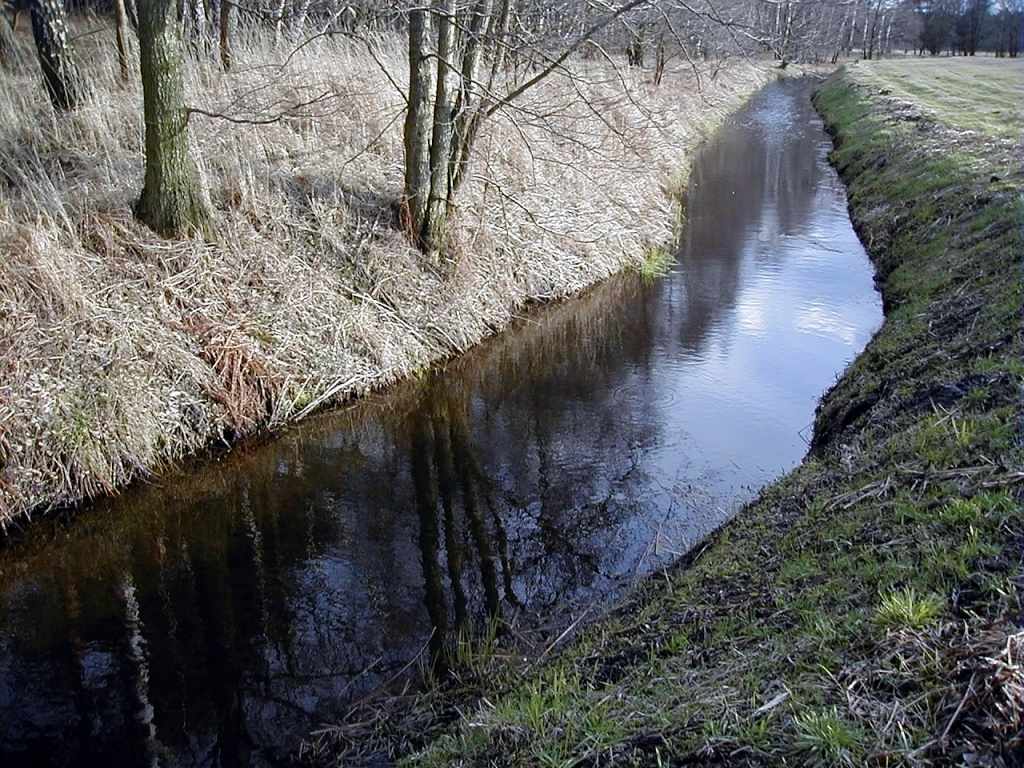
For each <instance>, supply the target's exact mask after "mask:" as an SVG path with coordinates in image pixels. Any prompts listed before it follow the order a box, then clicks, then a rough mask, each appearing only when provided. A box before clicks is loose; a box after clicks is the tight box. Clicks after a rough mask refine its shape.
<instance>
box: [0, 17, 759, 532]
mask: <svg viewBox="0 0 1024 768" xmlns="http://www.w3.org/2000/svg"><path fill="white" fill-rule="evenodd" d="M103 23H104V20H103V19H94V20H90V21H89V23H88V30H89V32H90V34H89V35H86V36H79V37H78V40H77V46H78V55H79V59H80V60H81V62H82V70H83V74H84V76H85V77H86V78H88V80H89V83H90V86H91V87H90V89H89V91H90V95H89V96H88V97H87V98H86V99H85V101H84V103H83V104H82V106H81V107H80V108H79V109H78V110H76V111H75V112H74V113H72V114H68V115H57V114H55V113H54V112H53V110H52V108H51V106H50V104H49V102H48V99H47V97H46V94H45V91H44V89H43V87H42V84H41V83H40V81H39V73H38V68H37V67H35V66H34V64H33V65H32V66H25V67H23V68H21V69H18V70H17V71H16V72H14V73H13V74H5V78H6V81H5V87H4V88H3V89H0V251H2V253H3V257H2V258H0V528H2V527H4V526H5V525H6V524H8V523H10V522H11V521H12V520H14V519H15V518H17V517H19V516H21V515H24V514H26V513H27V512H30V511H31V510H33V509H35V508H38V507H40V506H43V507H45V506H48V505H55V504H62V503H69V502H75V501H78V500H81V499H83V498H87V497H90V496H93V495H96V494H101V493H106V492H109V491H111V490H113V489H116V488H119V487H121V486H123V485H124V484H126V483H128V482H130V481H131V480H132V479H133V478H136V477H138V476H140V475H144V474H146V473H148V472H149V471H152V470H154V469H158V468H160V467H162V466H164V465H166V464H167V463H168V462H172V461H175V460H177V459H179V458H181V457H182V456H184V455H187V454H189V453H192V452H195V451H197V450H200V449H201V448H203V447H204V446H206V445H208V444H210V443H212V442H214V441H217V440H219V439H221V438H224V439H235V438H238V437H240V436H244V435H246V434H249V433H252V432H255V431H257V430H262V429H265V428H268V427H270V428H274V427H277V426H279V425H282V424H285V423H287V422H290V421H293V420H295V419H296V418H301V417H302V416H305V415H306V414H308V413H310V412H312V411H313V410H315V409H316V408H318V407H323V406H324V405H327V404H330V403H331V402H334V401H337V400H339V399H341V398H344V397H348V396H353V395H359V394H362V393H365V392H367V391H368V390H370V389H372V388H377V387H380V386H383V385H386V384H389V383H391V382H393V381H395V380H397V379H399V378H402V377H406V376H410V375H412V374H414V373H415V372H416V371H420V370H423V369H424V367H425V366H427V365H429V364H430V363H432V362H434V361H437V360H438V359H440V358H442V357H445V356H448V355H451V354H453V353H456V352H459V351H461V350H465V349H467V348H468V347H470V346H471V345H473V344H475V343H476V342H478V341H480V340H481V339H482V338H483V337H485V336H487V335H489V334H491V333H493V332H494V329H497V328H502V327H504V326H506V325H507V324H508V323H509V322H510V321H511V319H512V318H513V317H514V316H515V314H516V312H517V311H518V310H519V309H520V308H522V307H523V306H524V305H525V304H526V303H527V302H533V301H544V300H551V299H557V298H560V297H564V296H568V295H571V294H574V293H577V292H579V291H581V290H583V289H584V288H586V287H589V286H590V285H592V284H593V283H595V282H596V281H598V280H601V279H603V278H605V277H607V276H609V275H610V274H612V273H614V272H617V271H619V270H621V269H622V268H623V267H625V266H626V265H627V264H629V263H631V262H632V261H634V260H636V259H637V258H638V254H640V253H642V252H643V250H644V248H645V245H646V244H647V243H651V242H664V241H667V240H668V239H669V238H670V237H671V234H672V227H673V209H674V207H675V204H674V202H673V201H672V200H670V199H669V198H668V197H667V196H665V194H664V193H663V191H662V190H663V189H664V187H665V182H666V180H668V179H669V178H671V177H672V176H673V174H675V173H677V172H678V170H679V165H680V162H681V157H682V156H683V153H686V152H688V151H689V150H691V149H693V148H694V145H695V143H696V142H697V141H698V139H699V136H700V135H702V134H703V133H704V132H706V131H707V129H708V128H710V127H711V126H714V125H715V124H717V123H718V122H719V121H720V120H721V119H722V118H723V117H724V115H725V114H727V113H728V112H729V111H730V110H731V109H733V108H735V107H736V106H738V105H739V104H740V103H741V101H742V100H743V99H744V98H745V97H746V96H747V95H748V94H749V93H751V92H752V91H753V90H754V89H756V88H757V87H758V86H759V85H760V84H762V83H763V82H765V81H766V80H767V78H768V76H769V74H768V72H767V70H763V69H760V68H756V67H752V66H749V65H747V64H744V63H738V62H737V63H735V64H730V65H728V66H726V67H722V68H718V67H717V65H716V77H715V78H708V79H706V82H705V84H704V93H699V92H698V91H697V89H696V87H695V82H696V81H695V80H694V77H693V74H692V72H690V70H689V68H688V67H685V66H680V67H678V68H677V69H676V70H675V71H673V72H672V73H670V74H669V75H668V76H667V78H666V81H665V83H664V84H663V85H662V87H661V88H658V89H652V88H649V87H647V85H646V84H645V82H643V80H642V79H641V78H642V77H643V75H641V74H640V73H632V72H630V73H625V74H626V76H627V77H626V80H627V82H626V83H625V85H626V86H627V87H628V92H627V90H626V89H624V87H623V83H622V82H621V81H620V80H619V79H618V78H616V77H610V76H608V75H609V74H610V71H609V70H607V69H605V68H604V67H605V65H602V64H598V63H595V62H590V63H587V62H584V61H582V60H580V61H576V62H573V63H572V66H573V67H574V68H575V69H576V70H577V72H578V74H581V75H582V77H581V78H579V79H576V80H570V79H569V78H567V77H564V76H555V77H552V78H550V79H549V80H546V81H545V82H544V83H543V84H541V85H540V86H538V88H537V89H536V90H534V91H532V92H530V93H529V94H527V95H525V96H524V97H523V98H524V100H523V102H522V106H523V107H524V109H526V110H527V113H528V114H531V115H536V116H540V115H544V116H545V117H536V118H534V117H531V118H530V119H529V120H525V121H523V120H520V121H518V123H517V124H513V122H512V120H510V119H509V118H507V117H505V116H501V115H498V116H496V119H494V120H492V121H489V122H488V123H487V125H486V126H485V128H484V130H483V132H482V133H481V135H480V138H479V140H478V142H477V147H478V153H477V155H476V158H475V162H476V163H477V166H476V168H477V171H475V172H473V173H472V174H470V178H469V180H468V181H467V183H466V186H465V188H464V189H463V190H462V193H461V196H460V200H459V214H458V215H457V217H456V220H455V221H454V222H453V224H452V227H451V242H450V249H449V252H450V256H451V258H450V260H449V261H448V262H446V263H445V264H443V265H442V266H441V268H440V269H438V268H436V267H435V266H434V265H432V264H429V263H427V262H426V261H425V260H424V259H422V258H421V257H420V254H419V253H418V252H417V251H416V250H415V249H414V248H412V247H411V246H410V244H409V242H408V239H407V238H406V237H405V234H404V233H403V232H402V230H401V228H400V226H399V223H398V222H397V220H396V217H395V216H394V204H395V202H396V201H397V200H398V198H399V196H400V194H401V189H402V177H401V174H402V166H403V162H402V151H403V150H402V120H401V114H402V109H403V99H402V97H401V94H399V93H398V91H397V90H396V89H395V88H394V87H393V86H392V84H391V83H390V82H389V77H391V76H393V77H395V78H397V79H398V81H399V85H401V82H400V81H401V78H402V77H403V76H404V75H403V73H404V72H405V71H406V66H407V65H406V63H405V62H406V52H405V51H404V50H403V41H402V40H401V39H400V38H399V37H397V36H392V37H388V36H383V37H381V38H379V39H375V40H373V41H372V45H373V47H374V56H370V55H369V54H368V53H367V51H366V49H365V46H364V45H363V44H362V43H358V42H354V41H353V42H345V41H343V40H342V39H341V38H339V37H338V36H328V37H322V38H314V39H313V40H310V41H308V42H306V43H303V44H302V45H280V46H275V44H274V41H273V34H272V32H270V33H268V32H267V31H266V30H260V29H256V28H246V27H245V26H244V25H242V28H240V29H239V30H238V33H237V35H236V39H235V46H234V52H235V59H236V62H235V66H234V67H233V68H232V70H231V72H230V73H225V72H223V71H222V70H221V68H220V66H219V64H218V62H217V60H216V57H214V56H205V55H202V54H200V53H198V52H196V51H191V52H190V53H189V60H188V61H187V63H186V91H187V102H188V104H189V105H190V106H192V107H196V108H199V109H202V110H205V111H206V112H209V113H214V114H226V115H229V116H230V117H232V118H235V119H238V120H242V121H245V120H250V121H253V122H252V123H251V124H237V123H232V122H229V121H227V120H222V119H216V118H210V117H206V116H203V115H200V114H198V113H196V114H193V116H192V119H190V121H189V131H190V142H191V145H192V151H193V154H194V155H195V158H196V161H197V164H198V165H199V167H200V169H201V171H202V175H203V176H204V178H205V179H206V181H207V183H208V186H209V190H210V194H211V198H212V200H213V202H214V206H215V209H216V211H215V220H214V232H215V239H214V241H213V242H202V241H200V240H188V241H180V242H169V241H165V240H162V239H160V238H158V237H156V236H155V235H154V234H153V233H152V232H150V231H148V230H147V229H146V228H145V227H142V226H141V225H139V224H138V223H137V222H136V221H134V219H133V217H132V214H131V208H132V205H133V203H134V201H135V199H136V198H137V196H138V194H139V190H140V189H141V185H142V172H143V154H142V151H143V122H142V114H141V109H140V105H141V103H142V98H141V88H140V84H139V82H138V80H137V79H133V80H131V81H130V82H127V83H122V82H121V79H120V75H119V68H118V65H117V57H116V53H115V51H114V46H113V43H112V41H113V30H112V29H107V30H106V31H105V32H103V31H101V32H99V33H97V34H93V32H94V31H95V30H96V29H97V28H101V27H102V24H103ZM20 34H21V37H22V39H21V41H20V45H21V46H22V47H24V48H25V49H26V51H27V50H29V46H30V45H31V40H30V36H29V35H28V34H27V33H24V32H23V33H20ZM33 60H34V57H28V61H30V62H31V61H33ZM386 72H390V73H391V75H388V74H386ZM709 91H713V93H709ZM581 92H582V94H583V95H584V96H585V97H586V99H587V100H589V101H590V105H589V106H587V105H586V104H585V103H584V102H583V100H582V99H581V98H580V94H581ZM320 94H327V96H326V98H324V99H323V100H322V101H317V102H316V103H315V104H313V105H311V106H309V107H307V108H304V109H302V110H298V111H296V112H295V113H289V114H286V115H284V116H283V117H282V118H281V119H280V120H276V121H271V122H268V123H266V124H256V123H257V122H259V121H260V120H264V121H265V120H267V119H268V118H273V117H275V116H276V115H277V114H278V112H279V111H280V110H281V108H282V106H281V105H289V104H296V103H301V102H304V101H307V100H309V99H310V98H311V97H312V96H314V95H320ZM712 101H713V102H714V104H715V105H716V106H715V108H714V109H708V107H707V104H708V103H710V102H712ZM499 190H500V192H499Z"/></svg>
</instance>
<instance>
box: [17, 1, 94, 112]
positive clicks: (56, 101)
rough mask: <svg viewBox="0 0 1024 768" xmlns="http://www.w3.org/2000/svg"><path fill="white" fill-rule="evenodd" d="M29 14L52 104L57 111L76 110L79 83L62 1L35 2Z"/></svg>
mask: <svg viewBox="0 0 1024 768" xmlns="http://www.w3.org/2000/svg"><path fill="white" fill-rule="evenodd" d="M29 10H30V13H31V16H32V36H33V37H34V38H35V42H36V53H37V55H38V56H39V66H40V67H41V68H42V70H43V82H44V83H45V84H46V92H47V93H48V94H49V95H50V101H51V102H53V106H54V107H55V108H56V109H60V110H67V109H74V108H75V106H76V105H77V104H78V100H79V96H80V95H81V94H80V83H79V80H78V73H77V72H76V71H75V65H74V61H73V59H72V54H71V42H70V36H69V33H68V20H67V15H66V14H65V12H64V3H63V0H32V3H31V6H30V8H29Z"/></svg>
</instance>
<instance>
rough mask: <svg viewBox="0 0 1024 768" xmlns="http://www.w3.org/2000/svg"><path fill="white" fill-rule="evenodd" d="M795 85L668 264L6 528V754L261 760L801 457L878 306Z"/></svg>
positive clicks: (676, 547)
mask: <svg viewBox="0 0 1024 768" xmlns="http://www.w3.org/2000/svg"><path fill="white" fill-rule="evenodd" d="M827 148H828V143H827V140H826V137H825V136H824V133H823V131H822V129H821V125H820V123H819V122H818V120H817V118H816V117H815V116H814V115H813V112H812V110H811V109H810V106H809V104H808V100H807V86H806V85H805V84H802V83H799V82H787V83H781V84H776V85H773V86H770V87H769V88H767V89H766V90H765V91H764V92H763V93H762V94H761V95H759V96H758V97H757V98H756V99H755V100H754V101H753V102H752V103H751V104H750V105H749V107H748V108H747V109H745V110H744V111H743V112H742V113H741V114H740V115H739V116H737V118H736V119H735V120H734V121H733V122H732V123H731V124H730V125H729V126H727V127H726V128H725V129H723V131H722V133H721V135H720V136H719V138H718V139H717V140H716V141H715V142H714V143H712V144H710V145H709V146H707V147H706V148H705V149H704V150H703V151H702V153H701V154H700V157H699V159H698V162H697V164H696V166H695V169H694V174H693V177H692V184H693V186H692V189H691V193H690V200H689V226H688V229H687V232H686V238H685V242H684V243H683V244H682V247H681V249H680V254H679V258H678V262H677V264H676V266H675V267H674V269H673V272H672V273H671V274H670V275H669V276H668V277H666V278H665V279H662V280H659V281H656V282H654V283H651V284H644V283H643V282H642V281H640V280H639V279H638V278H636V277H634V276H623V277H621V278H618V279H614V280H612V281H609V282H608V283H606V284H604V285H602V286H600V287H599V288H597V289H596V290H594V291H593V292H592V293H590V294H589V295H588V296H586V297H585V298H583V299H580V300H577V301H573V302H569V303H567V304H564V305H562V306H559V307H556V308H553V309H550V310H548V311H545V312H543V313H540V314H539V316H537V317H534V318H531V319H528V320H526V321H524V322H523V323H522V324H521V325H520V327H519V328H517V329H516V330H515V331H513V332H511V333H508V334H506V335H504V336H502V337H500V338H498V339H495V340H494V341H493V342H491V343H489V344H487V345H485V346H484V347H482V348H481V349H479V350H477V351H476V352H474V353H472V354H470V355H468V356H466V357H465V358H464V359H462V360H460V361H458V362H456V363H454V364H453V365H451V366H450V367H449V368H448V369H447V370H446V371H443V372H441V373H439V374H437V375H435V376H433V377H432V378H431V379H430V380H429V381H425V382H421V383H419V384H415V385H407V386H405V387H402V388H399V389H398V390H397V391H395V392H393V393H390V394H388V395H387V396H382V397H377V398H372V399H370V400H368V401H366V402H364V403H362V404H360V405H359V406H357V407H356V408H353V409H350V410H348V411H346V412H344V413H341V414H333V415H327V416H324V417H321V418H319V419H316V420H313V421H312V422H310V423H308V424H306V425H304V426H303V427H301V428H299V429H296V430H294V431H291V432H289V433H288V434H287V435H285V436H284V437H283V438H282V439H281V440H279V441H277V442H274V443H273V444H271V445H266V446H263V447H258V448H257V447H254V448H249V449H244V450H240V451H237V452H236V453H234V454H232V455H231V456H229V457H228V458H227V459H226V460H224V461H222V462H220V463H216V464H213V465H212V466H209V467H205V468H202V469H200V470H199V471H194V472H192V473H189V474H182V475H181V476H173V477H169V478H166V479H165V480H164V481H162V484H161V487H151V488H140V489H136V490H134V491H132V492H130V493H128V494H126V496H125V497H124V498H122V499H121V500H120V501H118V502H116V503H111V504H109V505H107V506H105V507H103V508H100V509H96V510H93V511H91V512H90V513H88V514H85V515H82V516H80V517H79V518H78V519H77V520H75V521H73V522H71V523H68V524H65V525H58V524H56V523H53V524H40V525H38V526H37V528H35V529H34V530H33V531H31V532H30V534H29V536H28V537H27V539H26V540H25V541H23V542H21V543H19V544H18V545H16V546H11V547H8V548H7V549H6V550H5V551H3V552H0V750H2V752H3V754H4V760H3V765H5V766H14V765H22V764H24V765H28V764H31V765H43V764H51V765H71V764H82V763H84V762H86V761H91V762H95V763H97V764H104V765H140V764H141V765H189V766H191V765H231V766H235V765H252V764H266V763H268V762H272V761H273V760H275V759H276V758H277V757H279V756H280V755H281V754H282V753H283V752H285V751H287V750H288V749H289V748H291V747H293V746H294V745H295V742H296V739H298V738H300V737H301V736H303V735H304V734H305V733H306V732H308V731H309V730H310V729H311V728H315V727H316V726H317V725H319V724H320V723H321V722H323V721H324V720H330V719H331V718H332V717H336V716H338V714H339V713H340V712H342V711H344V709H345V706H346V705H347V704H348V703H351V702H352V701H353V700H354V699H355V698H358V697H359V696H361V695H364V694H365V693H366V692H368V691H370V690H372V689H373V688H374V687H375V686H378V685H380V684H381V683H382V682H383V681H386V680H388V679H389V678H390V677H392V676H393V675H394V674H395V672H396V671H398V670H401V669H402V668H403V667H404V666H405V665H406V664H407V662H408V661H409V660H410V659H412V658H413V657H415V656H416V654H417V653H419V652H420V650H421V649H423V648H425V647H428V646H429V647H432V648H433V650H434V651H435V653H437V654H439V653H440V651H441V649H442V648H443V647H444V646H445V644H446V643H449V642H450V641H451V638H452V637H453V636H454V635H455V634H456V633H457V632H471V631H480V630H481V628H482V627H483V626H484V624H485V623H486V621H487V620H488V617H489V616H493V615H496V614H499V613H502V612H511V611H516V612H527V613H528V614H529V615H543V614H545V613H546V612H548V611H551V610H553V609H555V608H557V609H559V610H561V611H563V612H565V613H571V612H574V611H578V610H579V608H580V607H581V606H583V605H585V604H590V603H593V602H595V600H598V599H606V600H607V599H609V598H610V597H611V596H614V595H615V594H617V593H618V592H619V591H621V589H623V588H624V587H625V586H627V585H628V584H629V583H630V581H631V580H632V579H634V578H636V577H637V576H639V575H643V574H645V573H649V572H650V571H652V570H653V569H656V568H658V567H659V566H661V565H664V564H665V563H667V562H668V561H670V560H671V559H672V558H674V557H675V556H677V555H678V554H679V553H682V552H683V551H685V550H686V549H687V548H688V547H689V546H690V545H692V544H693V543H694V542H695V541H697V540H698V539H699V538H700V537H701V536H702V535H705V534H706V533H707V532H708V530H709V529H710V528H712V527H714V526H715V525H717V524H718V523H720V522H721V521H722V520H723V519H725V518H726V517H727V516H728V515H729V514H730V512H731V511H733V510H734V509H736V507H737V506H738V505H739V504H741V503H742V502H743V501H744V500H746V499H747V498H749V496H750V495H751V493H752V492H753V491H754V490H756V488H758V487H760V486H761V485H763V484H764V483H765V482H767V481H769V480H770V479H772V478H774V477H776V476H777V475H778V474H780V473H781V472H784V471H785V470H787V469H789V468H791V467H792V466H794V465H795V464H796V463H797V462H798V461H799V460H800V458H801V457H802V455H803V453H804V451H805V447H806V444H805V442H804V440H803V438H802V437H801V431H802V430H803V429H804V428H805V427H806V425H808V424H809V422H810V421H811V418H812V415H813V409H814V405H815V402H816V398H817V397H818V396H819V394H820V393H821V392H822V391H823V390H824V389H825V388H826V387H827V386H828V385H829V384H831V382H832V381H833V379H834V377H835V375H836V374H837V372H839V371H840V370H841V369H842V368H843V366H844V365H845V363H846V362H847V361H849V360H850V359H851V358H852V357H853V356H854V355H855V354H856V353H857V352H858V351H859V349H860V348H861V347H862V346H863V344H864V343H865V341H866V339H867V338H868V336H869V334H870V333H871V332H872V330H873V329H874V328H875V326H876V325H877V324H878V322H879V321H880V317H881V313H880V308H879V303H878V300H877V298H876V295H875V294H874V292H873V289H872V281H871V274H870V269H869V266H868V263H867V260H866V258H865V255H864V252H863V250H862V249H861V246H860V245H859V243H858V242H857V240H856V237H855V235H854V234H853V232H852V230H851V227H850V223H849V220H848V219H847V216H846V202H845V197H844V194H843V190H842V188H841V186H840V184H839V182H838V181H837V179H836V177H835V175H834V174H833V172H832V171H831V170H830V169H829V168H828V166H827V163H826V162H825V154H826V151H827Z"/></svg>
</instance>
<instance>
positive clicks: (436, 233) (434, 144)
mask: <svg viewBox="0 0 1024 768" xmlns="http://www.w3.org/2000/svg"><path fill="white" fill-rule="evenodd" d="M436 8H437V14H438V16H439V19H438V24H437V90H436V92H435V96H434V126H433V133H432V135H431V137H430V197H429V198H428V200H427V216H426V219H425V220H424V221H423V229H422V232H421V233H420V239H421V240H422V242H423V249H424V250H425V251H426V252H427V254H429V255H430V256H431V257H433V258H436V257H437V255H438V254H439V253H440V251H441V249H442V248H443V247H444V240H445V235H446V233H447V228H448V226H447V225H448V192H449V190H450V189H451V186H450V177H449V175H448V162H449V158H450V157H451V148H452V135H453V133H454V125H453V124H454V118H455V83H454V79H455V74H456V71H455V69H454V67H453V66H452V58H453V56H454V55H455V30H456V25H455V0H438V2H437V5H436Z"/></svg>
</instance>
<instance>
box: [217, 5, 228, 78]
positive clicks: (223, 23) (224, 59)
mask: <svg viewBox="0 0 1024 768" xmlns="http://www.w3.org/2000/svg"><path fill="white" fill-rule="evenodd" d="M217 21H218V28H219V30H220V65H221V66H222V67H224V71H225V72H227V71H228V70H229V69H231V2H230V0H220V18H219V19H218V20H217Z"/></svg>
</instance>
